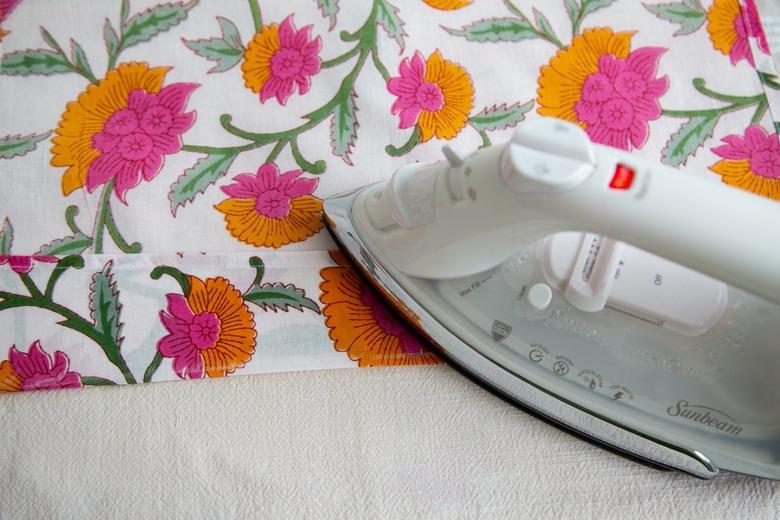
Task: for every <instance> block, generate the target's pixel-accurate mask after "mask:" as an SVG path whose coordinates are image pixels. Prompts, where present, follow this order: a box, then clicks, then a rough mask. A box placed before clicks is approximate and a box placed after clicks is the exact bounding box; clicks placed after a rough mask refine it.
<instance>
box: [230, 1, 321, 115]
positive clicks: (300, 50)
mask: <svg viewBox="0 0 780 520" xmlns="http://www.w3.org/2000/svg"><path fill="white" fill-rule="evenodd" d="M311 28H312V26H311V25H307V26H306V27H304V28H303V29H300V30H298V29H296V28H295V25H294V24H293V20H292V15H290V16H288V17H287V18H285V19H284V21H283V22H282V23H281V24H280V25H276V24H271V25H266V26H264V27H262V28H261V29H260V31H259V32H258V33H257V34H255V36H254V38H253V39H252V41H251V42H250V43H249V45H248V46H247V48H246V51H244V63H243V64H242V65H241V69H242V71H243V73H244V83H245V85H246V86H247V87H248V88H249V89H251V90H252V92H255V93H259V94H260V102H261V103H265V102H266V101H268V100H269V99H271V98H273V97H275V98H276V99H277V101H279V103H280V104H282V105H284V104H286V103H287V99H288V98H289V97H290V96H291V95H292V94H293V92H294V91H295V89H296V87H297V89H298V93H299V94H301V95H303V94H305V93H306V92H308V91H309V88H311V76H313V75H315V74H317V73H318V72H319V71H320V64H321V60H320V57H319V52H320V49H321V47H322V41H321V40H320V37H319V36H318V37H316V38H314V39H312V37H311Z"/></svg>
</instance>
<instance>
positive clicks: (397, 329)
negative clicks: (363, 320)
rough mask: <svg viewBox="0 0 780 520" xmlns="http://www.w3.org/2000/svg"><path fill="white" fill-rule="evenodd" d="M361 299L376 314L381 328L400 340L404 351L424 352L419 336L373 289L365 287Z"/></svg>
mask: <svg viewBox="0 0 780 520" xmlns="http://www.w3.org/2000/svg"><path fill="white" fill-rule="evenodd" d="M360 301H361V302H362V303H363V304H365V305H367V306H368V307H369V308H370V309H371V313H372V314H373V315H374V319H375V320H376V323H377V325H379V328H381V329H382V330H383V331H384V332H386V333H387V334H390V335H392V336H396V337H397V338H398V339H399V340H400V342H401V348H403V350H404V353H406V354H411V355H415V354H422V352H423V347H422V344H421V343H420V340H419V339H417V336H415V335H414V334H413V333H412V332H411V331H410V329H409V328H408V327H406V326H405V325H404V324H403V323H401V322H400V321H398V320H397V319H396V318H395V317H394V316H393V314H392V313H391V312H390V310H389V309H388V307H387V306H386V305H385V304H384V303H383V302H382V301H380V299H379V298H378V297H377V295H376V294H375V293H374V291H373V290H371V289H369V288H368V287H365V288H364V290H363V294H361V295H360Z"/></svg>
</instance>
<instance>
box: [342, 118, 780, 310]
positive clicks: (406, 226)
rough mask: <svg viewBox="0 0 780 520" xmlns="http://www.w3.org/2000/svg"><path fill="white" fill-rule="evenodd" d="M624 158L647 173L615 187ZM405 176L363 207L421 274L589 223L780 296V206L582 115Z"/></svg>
mask: <svg viewBox="0 0 780 520" xmlns="http://www.w3.org/2000/svg"><path fill="white" fill-rule="evenodd" d="M618 164H622V165H624V166H627V167H629V168H631V169H632V170H633V171H634V172H635V175H634V179H633V183H632V184H631V185H630V187H628V188H627V189H612V188H610V181H611V180H612V178H613V176H614V174H615V170H616V166H617V165H618ZM416 169H419V170H420V171H419V173H421V174H423V173H424V175H421V176H420V178H419V179H418V178H417V177H416V176H415V174H414V171H415V170H416ZM396 176H397V178H396V177H394V179H393V180H392V181H391V182H390V185H391V186H393V189H392V192H391V191H387V190H386V191H385V192H384V193H377V190H382V187H377V188H376V189H374V190H366V191H365V192H364V193H362V194H361V196H360V197H359V198H358V199H357V200H356V203H355V207H354V208H353V210H354V215H355V218H356V219H362V220H363V224H364V225H362V228H363V229H373V230H374V231H373V233H374V237H373V239H374V241H375V242H376V243H378V244H380V245H381V247H382V248H383V251H384V252H385V253H386V254H387V256H388V257H389V259H390V261H392V262H393V263H394V265H395V266H396V267H397V268H398V269H400V270H401V271H402V272H404V273H405V274H407V275H409V276H416V277H423V278H430V279H449V278H459V277H463V276H468V275H471V274H475V273H480V272H482V271H485V270H487V269H490V268H492V267H494V266H496V265H498V264H500V263H501V262H502V261H504V260H505V259H506V258H508V257H509V256H510V255H511V254H513V253H514V252H515V251H517V250H518V249H520V248H521V247H522V246H523V245H528V244H531V243H533V242H535V241H537V240H540V239H542V238H544V237H546V236H548V235H552V234H554V233H559V232H563V231H588V232H592V233H596V234H598V235H604V236H607V237H611V238H612V239H614V240H617V241H620V242H625V243H628V244H632V245H633V246H635V247H638V248H639V249H643V250H645V251H651V252H652V253H653V254H655V255H658V256H661V257H664V258H666V259H668V260H671V261H673V262H676V263H679V264H683V265H686V266H688V267H690V268H692V269H695V270H697V271H700V272H702V273H705V274H706V275H708V276H711V277H713V278H716V279H718V280H722V281H724V282H726V283H728V284H731V285H734V286H737V287H741V288H743V289H745V290H747V291H749V292H752V293H754V294H757V295H759V296H762V297H763V298H766V299H768V300H770V301H773V302H776V303H780V240H771V238H772V237H780V204H777V203H776V202H773V201H771V200H769V199H766V198H763V197H759V196H757V195H753V194H750V193H747V192H744V191H741V190H738V189H736V188H732V187H730V186H727V185H725V184H722V183H719V182H715V179H711V180H710V179H705V178H701V177H698V176H695V175H689V174H686V173H684V172H680V171H677V170H673V169H671V168H666V167H663V166H661V165H659V164H657V163H655V162H651V161H646V160H643V159H641V158H639V157H637V156H635V155H632V154H629V153H627V152H623V151H620V150H616V149H613V148H609V147H606V146H601V145H594V144H592V143H590V141H589V140H588V137H587V135H586V134H585V133H584V131H583V130H582V129H581V128H579V127H578V126H576V125H573V124H570V123H566V122H562V121H559V120H555V119H548V118H539V119H536V120H533V121H529V122H526V123H524V124H523V125H522V127H521V128H520V129H519V130H518V131H517V132H516V133H515V135H514V137H513V138H512V141H511V142H510V143H507V144H504V145H497V146H493V147H489V148H485V149H481V150H478V151H476V152H474V153H472V154H471V155H469V156H467V157H465V158H463V159H462V161H460V162H459V164H458V165H457V166H454V165H452V164H451V163H450V162H441V163H436V164H434V165H421V166H417V165H413V166H407V167H404V168H402V169H401V170H399V171H398V172H397V173H396ZM450 176H456V178H450ZM422 177H424V179H423V178H422ZM454 186H457V187H459V189H458V191H459V192H460V193H453V188H452V187H454ZM462 193H465V194H466V196H465V197H463V196H462ZM390 194H392V195H391V196H388V195H390ZM369 215H371V217H370V219H369ZM431 215H432V219H433V221H431Z"/></svg>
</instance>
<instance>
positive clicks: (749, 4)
mask: <svg viewBox="0 0 780 520" xmlns="http://www.w3.org/2000/svg"><path fill="white" fill-rule="evenodd" d="M744 1H745V7H746V9H745V13H744V15H745V25H746V26H747V33H748V35H750V36H752V37H754V38H755V39H756V43H758V48H759V49H761V52H763V53H764V54H769V42H768V41H767V39H766V33H765V32H764V27H763V26H762V25H761V17H760V16H759V15H758V8H757V7H756V2H755V0H744ZM734 23H735V25H736V21H735V22H734ZM747 58H748V60H749V61H750V63H751V65H753V56H752V53H750V52H748V56H747Z"/></svg>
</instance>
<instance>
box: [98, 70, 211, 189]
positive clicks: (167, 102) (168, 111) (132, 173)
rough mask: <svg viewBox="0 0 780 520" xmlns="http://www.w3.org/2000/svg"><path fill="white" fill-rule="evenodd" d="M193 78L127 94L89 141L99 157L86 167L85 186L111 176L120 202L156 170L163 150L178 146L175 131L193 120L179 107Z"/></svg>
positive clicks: (192, 115)
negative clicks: (124, 104) (123, 103)
mask: <svg viewBox="0 0 780 520" xmlns="http://www.w3.org/2000/svg"><path fill="white" fill-rule="evenodd" d="M197 87H198V84H196V83H174V84H171V85H168V86H167V87H163V88H162V89H161V90H160V91H159V92H157V93H155V94H148V93H147V92H145V91H143V90H134V91H132V92H131V93H130V96H129V99H128V103H127V108H123V109H121V110H117V111H116V112H114V113H113V114H112V115H111V117H109V118H108V120H107V121H106V122H105V124H104V125H103V128H102V130H101V131H100V132H99V133H97V134H95V136H94V137H93V138H92V143H93V145H94V147H95V149H96V150H98V151H100V156H99V157H98V158H97V159H95V160H94V161H93V162H92V164H90V166H89V170H88V171H87V189H88V190H89V191H90V192H92V191H94V190H95V188H97V187H98V186H100V185H103V184H106V183H107V182H109V181H110V180H112V179H114V193H115V194H116V196H117V197H118V198H119V200H121V201H122V202H125V203H126V201H125V194H126V193H127V191H128V190H129V189H131V188H134V187H135V186H137V185H138V184H139V183H140V182H141V176H143V178H144V180H146V181H150V180H152V179H153V178H154V177H155V176H156V175H157V174H158V173H159V172H160V170H161V169H162V165H163V158H164V156H165V155H169V154H172V153H176V152H178V151H179V150H181V147H182V141H181V134H183V133H184V132H186V131H187V130H188V129H189V128H190V127H191V126H192V124H193V123H194V122H195V111H192V112H187V113H184V112H183V110H184V106H185V105H186V104H187V99H188V98H189V96H190V94H191V93H192V91H193V90H195V89H196V88H197Z"/></svg>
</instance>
